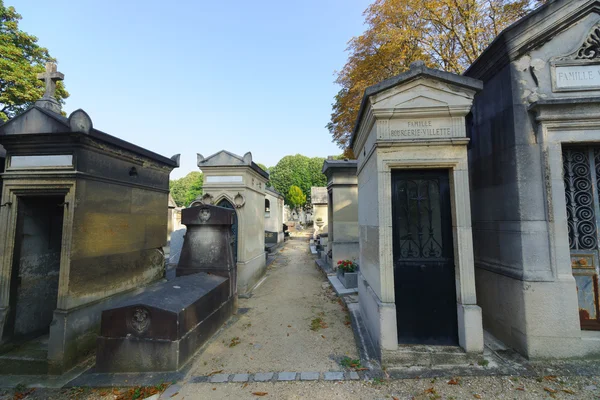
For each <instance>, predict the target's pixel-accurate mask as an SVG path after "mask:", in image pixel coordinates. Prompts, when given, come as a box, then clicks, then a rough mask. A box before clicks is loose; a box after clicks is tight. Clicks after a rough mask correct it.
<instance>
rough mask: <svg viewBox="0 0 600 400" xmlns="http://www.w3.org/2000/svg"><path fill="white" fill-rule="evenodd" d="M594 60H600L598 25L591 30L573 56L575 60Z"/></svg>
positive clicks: (599, 32) (599, 26) (599, 30)
mask: <svg viewBox="0 0 600 400" xmlns="http://www.w3.org/2000/svg"><path fill="white" fill-rule="evenodd" d="M594 58H600V25H596V26H594V28H592V31H591V32H590V33H589V35H588V37H587V39H586V40H585V42H583V44H582V45H581V47H580V48H579V50H577V55H576V56H575V59H576V60H592V59H594Z"/></svg>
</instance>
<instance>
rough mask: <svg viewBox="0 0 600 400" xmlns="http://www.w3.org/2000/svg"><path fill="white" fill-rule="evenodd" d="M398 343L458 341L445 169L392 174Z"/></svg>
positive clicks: (452, 248) (448, 196) (452, 246)
mask: <svg viewBox="0 0 600 400" xmlns="http://www.w3.org/2000/svg"><path fill="white" fill-rule="evenodd" d="M392 218H393V224H392V227H393V242H394V285H395V293H396V314H397V315H396V317H397V323H398V343H401V344H402V343H405V344H434V345H455V344H457V343H458V328H457V315H456V286H455V276H454V245H453V240H452V213H451V209H450V187H449V183H448V170H426V171H418V170H402V171H401V170H398V171H393V172H392Z"/></svg>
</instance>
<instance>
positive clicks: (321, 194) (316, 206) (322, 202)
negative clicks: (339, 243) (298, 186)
mask: <svg viewBox="0 0 600 400" xmlns="http://www.w3.org/2000/svg"><path fill="white" fill-rule="evenodd" d="M328 201H329V196H328V194H327V188H326V187H314V186H313V187H311V188H310V202H311V205H312V218H313V224H314V227H313V228H314V231H313V232H314V233H313V238H316V237H317V235H318V234H320V233H326V232H328V230H329V227H328V218H329V213H328V212H327V203H328Z"/></svg>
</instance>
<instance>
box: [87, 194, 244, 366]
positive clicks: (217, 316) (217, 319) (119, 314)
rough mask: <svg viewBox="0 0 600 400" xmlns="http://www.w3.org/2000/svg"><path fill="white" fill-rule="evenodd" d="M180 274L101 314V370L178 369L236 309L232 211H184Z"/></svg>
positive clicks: (208, 208) (209, 208) (205, 208)
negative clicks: (183, 237)
mask: <svg viewBox="0 0 600 400" xmlns="http://www.w3.org/2000/svg"><path fill="white" fill-rule="evenodd" d="M182 222H183V223H184V224H185V225H186V226H187V232H186V235H185V239H184V242H183V248H182V251H181V257H180V259H179V264H178V265H177V270H176V273H177V277H176V278H174V279H173V280H170V281H168V282H162V283H159V284H157V285H155V286H152V287H151V288H149V289H147V290H146V291H144V292H143V293H142V294H139V295H137V296H134V297H132V298H130V299H128V300H126V301H124V302H122V303H120V304H118V305H117V306H116V307H114V308H112V309H109V310H105V311H103V312H102V323H101V336H100V337H99V338H98V348H97V354H96V371H97V372H160V371H176V370H178V369H180V368H181V367H183V365H184V364H185V363H186V362H187V361H188V360H189V359H190V357H192V356H193V355H194V353H195V352H196V351H197V350H198V349H199V348H200V346H202V345H203V344H204V343H205V342H206V341H207V340H208V339H209V338H210V337H211V336H212V335H213V334H214V333H215V332H216V331H217V330H218V329H219V327H220V326H222V325H223V323H224V322H225V321H226V320H227V319H228V318H229V317H230V316H231V315H232V314H233V313H235V312H236V309H237V287H236V274H237V271H236V268H235V264H234V262H233V251H232V246H231V224H232V223H233V211H232V210H228V209H226V208H221V207H215V206H208V205H203V206H199V207H192V208H187V209H184V210H183V211H182Z"/></svg>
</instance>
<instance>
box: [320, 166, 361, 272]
mask: <svg viewBox="0 0 600 400" xmlns="http://www.w3.org/2000/svg"><path fill="white" fill-rule="evenodd" d="M356 165H357V164H356V160H333V159H328V160H325V162H324V163H323V173H324V174H325V176H327V195H328V202H327V204H328V208H327V214H328V217H327V219H328V242H327V250H328V254H330V256H328V257H327V262H329V263H331V264H332V265H333V266H334V267H336V266H337V262H338V261H340V260H351V261H356V262H358V260H359V244H358V179H357V176H356Z"/></svg>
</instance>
